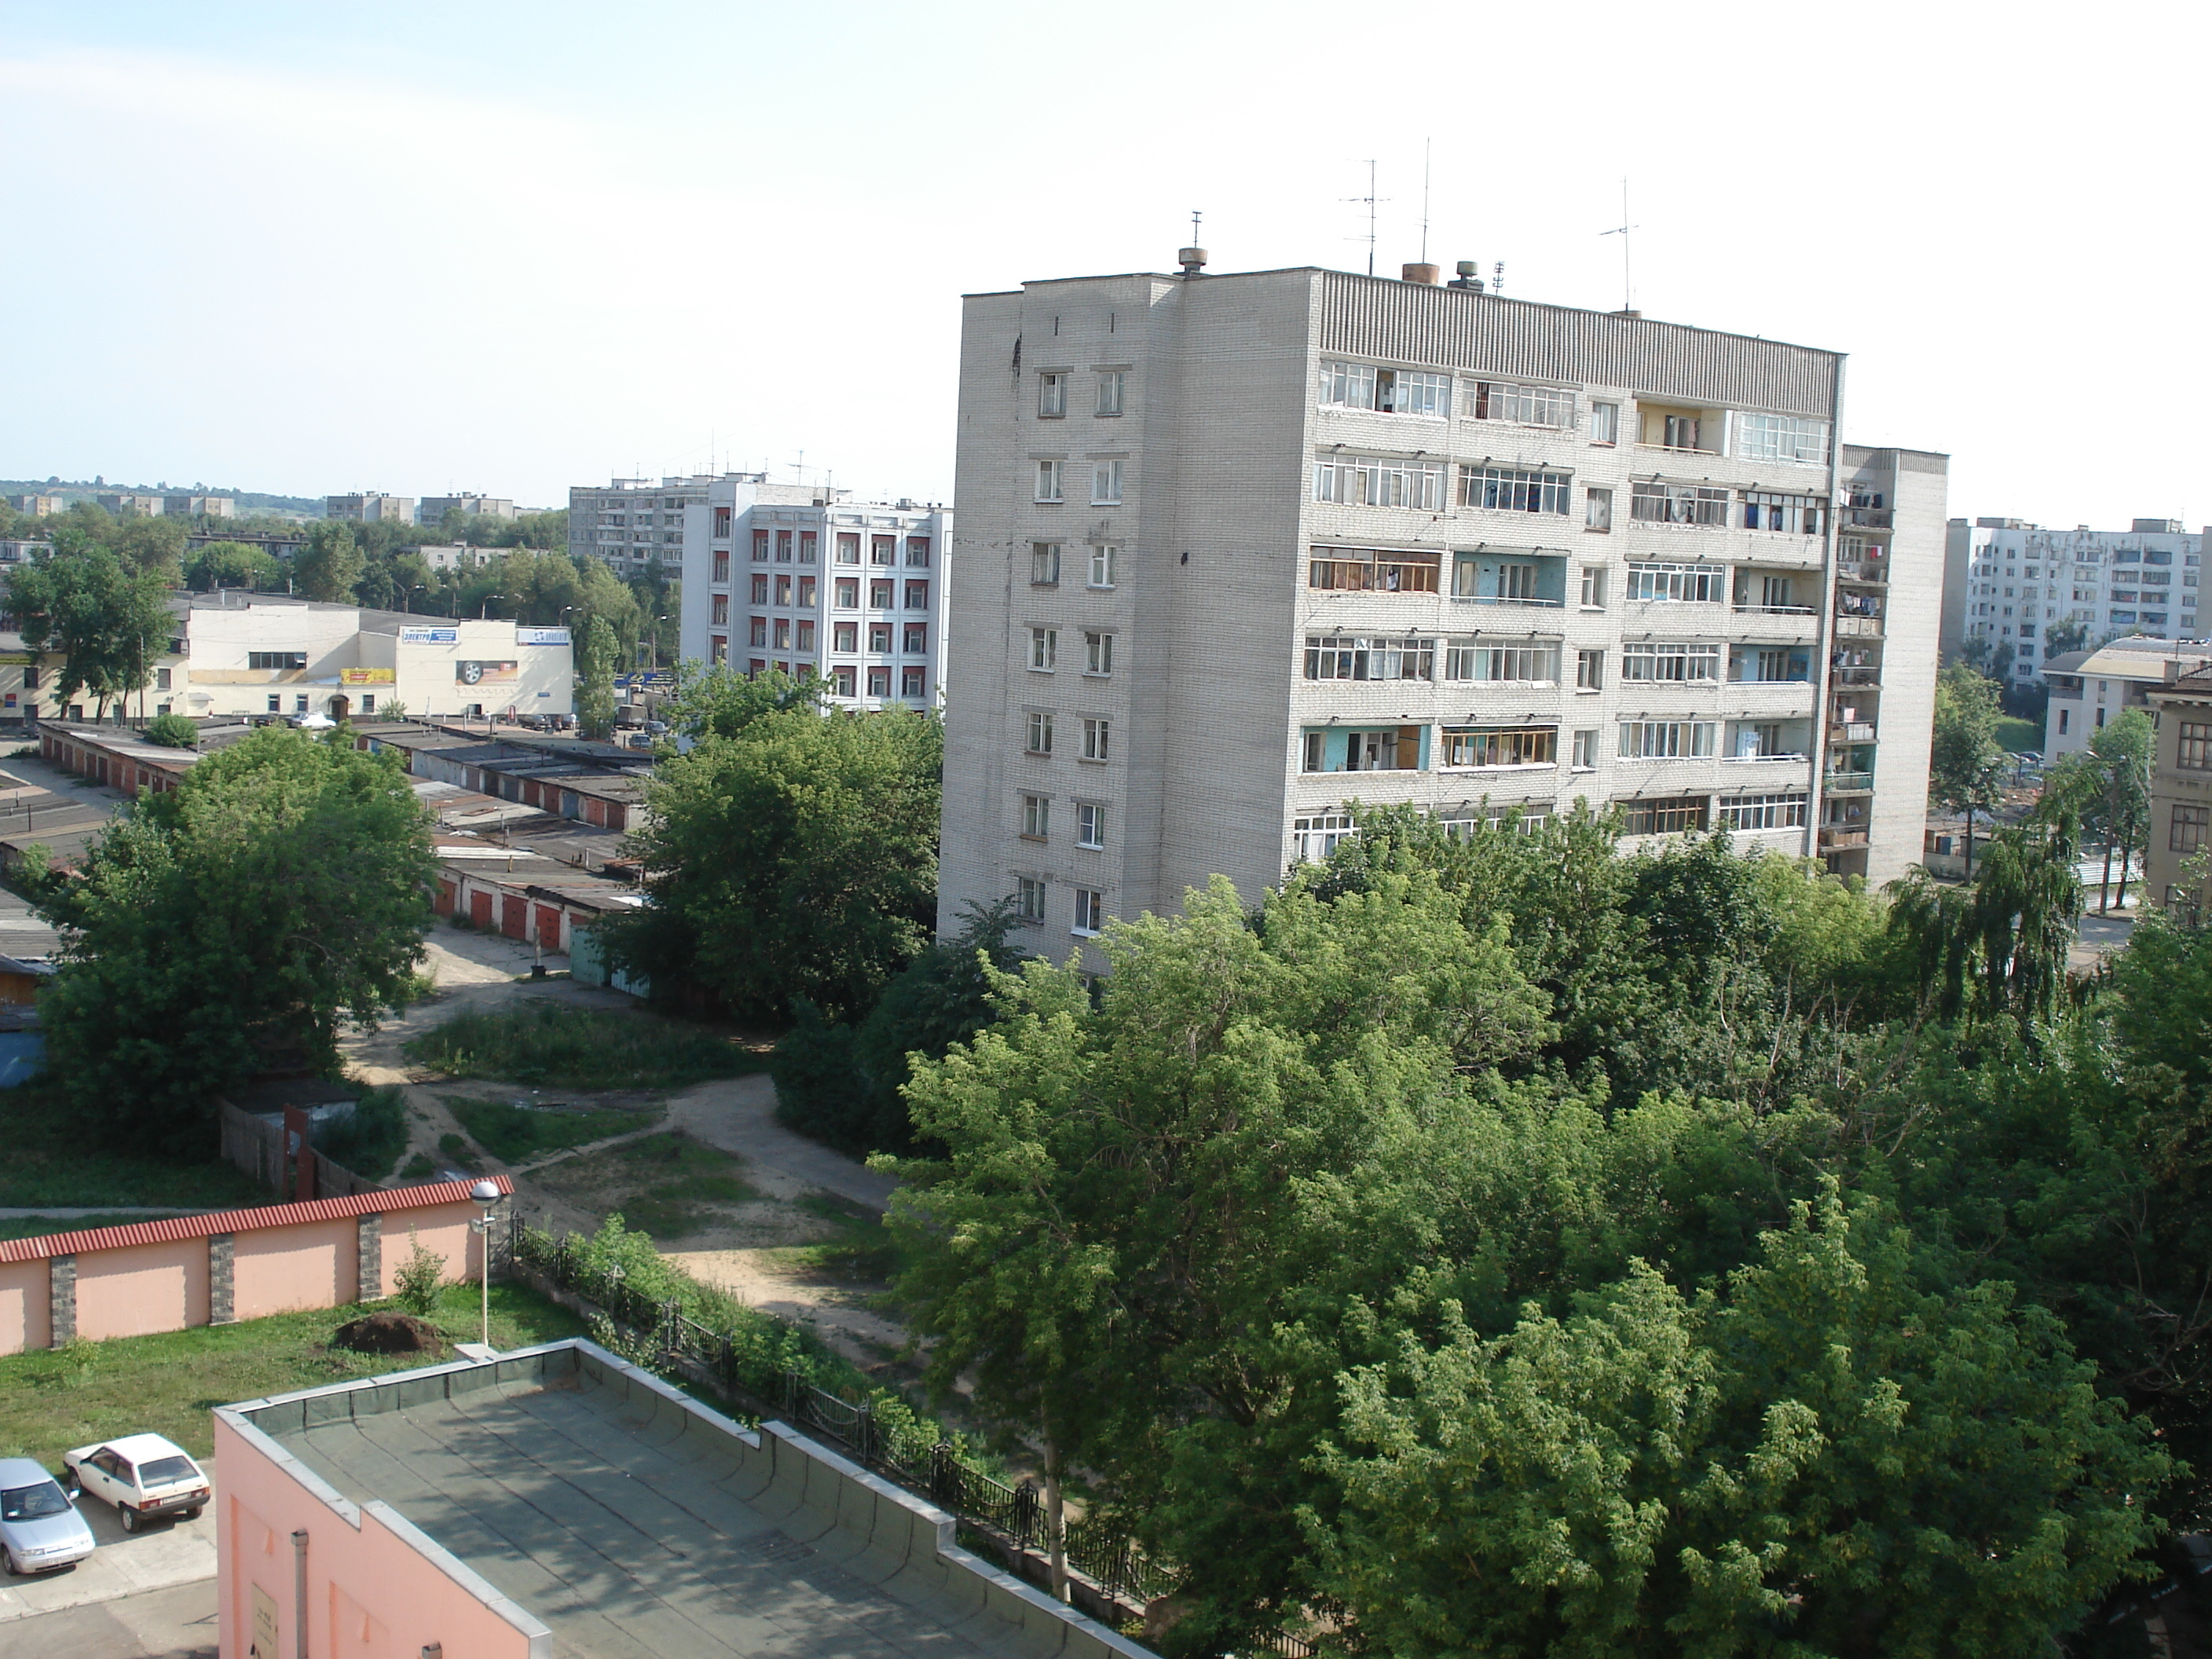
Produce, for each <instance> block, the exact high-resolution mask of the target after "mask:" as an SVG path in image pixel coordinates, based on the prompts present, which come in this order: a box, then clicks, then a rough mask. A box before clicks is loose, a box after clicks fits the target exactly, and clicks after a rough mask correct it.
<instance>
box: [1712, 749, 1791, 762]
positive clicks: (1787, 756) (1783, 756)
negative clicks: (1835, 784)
mask: <svg viewBox="0 0 2212 1659" xmlns="http://www.w3.org/2000/svg"><path fill="white" fill-rule="evenodd" d="M1721 758H1722V759H1723V760H1724V761H1796V762H1797V763H1799V764H1801V765H1802V764H1803V763H1805V762H1806V761H1808V760H1810V759H1811V758H1812V757H1811V756H1809V755H1804V754H1800V753H1798V752H1797V751H1796V750H1790V751H1789V752H1787V753H1784V752H1783V751H1781V750H1776V751H1775V752H1774V753H1773V754H1771V755H1723V756H1722V757H1721Z"/></svg>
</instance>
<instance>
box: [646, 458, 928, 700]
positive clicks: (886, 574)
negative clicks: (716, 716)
mask: <svg viewBox="0 0 2212 1659" xmlns="http://www.w3.org/2000/svg"><path fill="white" fill-rule="evenodd" d="M951 532H952V514H951V513H949V512H947V511H946V510H945V509H944V508H943V507H933V506H928V505H925V504H921V503H917V502H915V501H896V502H884V501H853V500H850V499H849V498H848V496H847V495H846V492H844V491H842V490H833V489H827V488H825V487H821V486H816V485H807V484H772V483H766V482H764V481H763V480H762V478H761V477H759V475H757V474H734V475H731V476H728V477H721V478H717V479H714V480H713V481H712V482H711V483H709V484H708V489H707V499H706V500H704V501H699V502H696V503H695V504H693V505H692V506H690V507H688V508H687V509H686V510H685V513H684V542H683V577H684V590H683V607H682V617H681V641H682V646H681V649H682V653H683V654H684V656H686V657H689V658H692V659H696V660H697V661H701V662H706V663H726V664H729V665H732V666H734V667H736V668H737V669H738V670H739V671H742V672H745V673H750V674H761V673H766V672H768V671H769V670H771V669H775V670H777V671H781V672H784V673H787V674H805V673H808V672H812V673H815V674H818V675H819V676H821V678H823V679H824V680H826V681H827V682H828V683H829V694H830V696H831V698H832V700H833V702H836V704H837V705H839V706H842V707H846V708H883V707H885V706H886V705H894V704H902V705H905V706H907V707H910V708H932V707H934V706H936V704H937V702H939V698H940V696H941V695H942V688H943V685H944V680H945V606H946V603H947V598H946V586H945V578H946V562H947V546H948V544H949V542H950V540H951Z"/></svg>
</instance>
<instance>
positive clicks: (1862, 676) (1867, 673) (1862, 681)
mask: <svg viewBox="0 0 2212 1659" xmlns="http://www.w3.org/2000/svg"><path fill="white" fill-rule="evenodd" d="M1828 684H1831V685H1863V686H1869V687H1872V688H1874V689H1875V690H1880V689H1881V666H1880V665H1878V664H1876V665H1868V666H1865V667H1861V668H1832V669H1830V670H1829V671H1828Z"/></svg>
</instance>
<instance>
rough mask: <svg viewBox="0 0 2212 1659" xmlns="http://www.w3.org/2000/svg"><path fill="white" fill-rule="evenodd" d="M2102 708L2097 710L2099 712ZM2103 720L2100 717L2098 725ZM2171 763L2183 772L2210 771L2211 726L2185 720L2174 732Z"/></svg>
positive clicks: (2211, 750)
mask: <svg viewBox="0 0 2212 1659" xmlns="http://www.w3.org/2000/svg"><path fill="white" fill-rule="evenodd" d="M2103 712H2104V711H2103V710H2102V709H2100V710H2099V711H2098V713H2099V714H2100V715H2101V714H2103ZM2104 723H2105V722H2104V721H2103V720H2102V719H2100V720H2098V722H2097V724H2098V725H2100V726H2102V725H2103V724H2104ZM2176 736H2177V738H2178V739H2179V741H2178V742H2176V744H2174V750H2173V763H2174V765H2175V766H2176V767H2178V768H2179V769H2181V770H2183V771H2185V772H2212V726H2200V725H2197V724H2194V723H2192V722H2191V721H2187V720H2185V721H2183V722H2182V723H2181V729H2180V731H2179V732H2178V733H2177V734H2176Z"/></svg>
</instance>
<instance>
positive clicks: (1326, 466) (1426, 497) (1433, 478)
mask: <svg viewBox="0 0 2212 1659" xmlns="http://www.w3.org/2000/svg"><path fill="white" fill-rule="evenodd" d="M1314 499H1315V500H1316V501H1337V502H1340V503H1342V504H1343V505H1346V506H1349V507H1417V508H1419V509H1421V510H1422V511H1424V512H1430V513H1433V512H1437V511H1439V510H1440V509H1441V508H1442V507H1443V504H1444V464H1443V462H1442V461H1418V460H1417V461H1405V460H1393V459H1389V458H1387V457H1376V456H1363V455H1329V456H1323V457H1321V458H1319V459H1316V461H1315V462H1314ZM1561 510H1562V511H1564V510H1565V509H1564V508H1563V509H1561Z"/></svg>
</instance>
